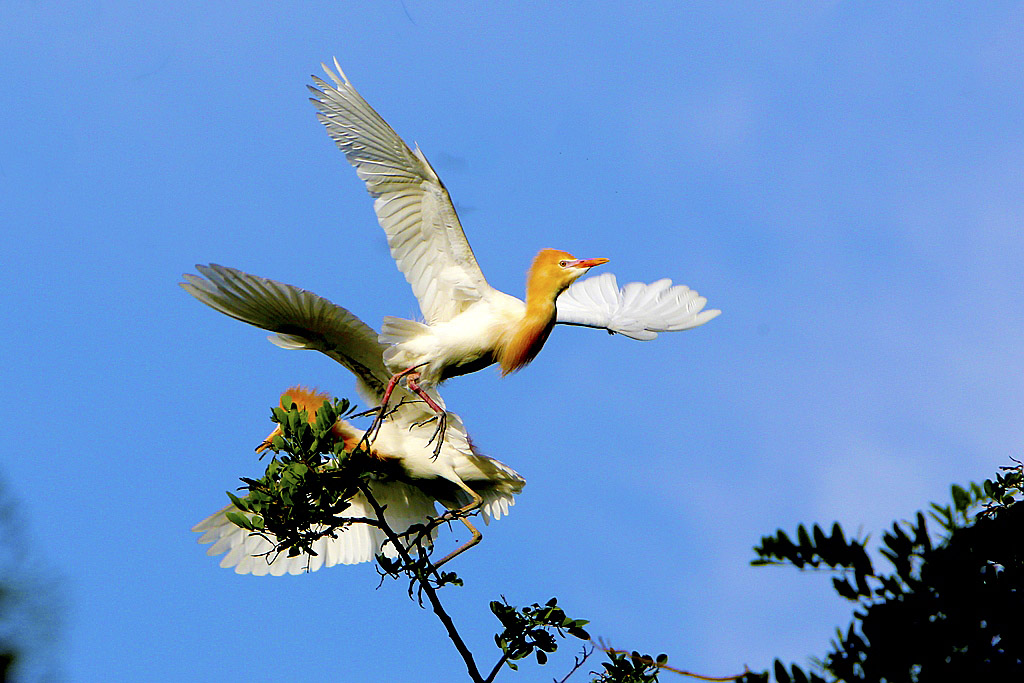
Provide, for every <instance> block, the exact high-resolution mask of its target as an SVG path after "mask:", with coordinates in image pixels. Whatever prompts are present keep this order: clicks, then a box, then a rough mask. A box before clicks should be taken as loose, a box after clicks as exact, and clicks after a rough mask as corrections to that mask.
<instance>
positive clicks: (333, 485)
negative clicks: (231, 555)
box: [227, 399, 372, 557]
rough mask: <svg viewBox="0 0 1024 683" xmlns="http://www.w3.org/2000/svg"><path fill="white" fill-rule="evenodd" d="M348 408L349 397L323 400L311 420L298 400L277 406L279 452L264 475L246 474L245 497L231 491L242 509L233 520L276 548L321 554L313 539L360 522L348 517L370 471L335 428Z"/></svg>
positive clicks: (275, 448) (274, 443) (292, 552)
mask: <svg viewBox="0 0 1024 683" xmlns="http://www.w3.org/2000/svg"><path fill="white" fill-rule="evenodd" d="M348 410H349V403H348V401H347V400H345V399H333V400H332V401H324V403H323V405H322V406H321V407H320V408H318V409H317V410H316V413H315V418H314V420H313V421H312V422H310V420H309V415H308V413H307V411H306V410H303V409H301V408H299V406H297V405H296V404H295V403H294V402H292V403H290V405H289V407H288V408H287V409H285V408H279V407H274V408H272V413H271V420H272V421H273V422H274V423H276V424H277V425H278V428H279V430H280V433H279V434H277V435H275V436H274V438H273V440H272V442H271V443H270V444H269V446H270V448H271V449H273V451H274V453H275V455H274V457H272V458H271V460H270V462H268V463H267V466H266V470H265V472H264V474H263V476H262V477H260V478H259V479H251V478H247V477H242V481H243V482H244V483H245V486H244V487H242V488H244V489H245V490H247V491H248V494H247V495H245V496H244V497H240V496H236V495H234V494H232V493H230V492H228V497H229V498H231V501H232V503H234V505H235V507H236V508H237V509H238V511H237V512H236V511H234V510H232V511H229V512H228V513H227V517H228V519H230V520H231V521H232V522H234V523H235V524H236V525H238V526H240V527H242V528H243V529H247V530H249V531H252V532H254V533H261V534H263V535H264V536H265V537H266V538H268V540H270V541H272V542H273V543H274V544H275V550H274V552H287V553H288V555H289V556H292V557H294V556H296V555H299V554H300V553H306V554H308V555H310V556H312V555H316V552H315V551H314V550H313V546H314V544H315V543H316V542H317V541H318V540H319V539H321V538H323V537H324V536H332V537H334V536H335V535H336V534H337V532H338V531H339V530H341V529H343V528H344V527H346V526H348V525H349V524H352V523H354V522H356V521H359V522H364V523H371V522H372V520H363V519H359V520H354V519H352V518H349V517H345V516H344V512H345V510H346V509H348V507H349V506H350V503H349V499H351V498H352V496H354V495H355V494H356V492H357V491H358V487H359V482H360V480H362V479H365V478H366V477H367V476H369V474H370V471H371V470H370V468H369V467H368V462H369V458H367V456H366V454H365V453H363V452H362V451H358V450H357V451H352V452H346V451H345V450H344V443H343V442H342V441H340V440H339V439H337V438H336V436H335V435H334V432H333V429H332V428H333V425H334V423H335V422H336V421H337V420H338V419H339V418H340V417H341V416H342V415H344V414H346V412H347V411H348Z"/></svg>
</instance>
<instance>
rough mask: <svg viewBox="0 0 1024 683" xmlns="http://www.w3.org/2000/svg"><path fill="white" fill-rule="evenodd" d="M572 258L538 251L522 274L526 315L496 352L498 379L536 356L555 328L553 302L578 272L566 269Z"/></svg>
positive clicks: (564, 252)
mask: <svg viewBox="0 0 1024 683" xmlns="http://www.w3.org/2000/svg"><path fill="white" fill-rule="evenodd" d="M575 260H576V259H575V258H574V257H573V255H572V254H570V253H568V252H566V251H559V250H558V249H541V250H540V252H538V254H537V256H536V257H534V259H533V263H532V264H531V265H530V270H529V271H528V272H527V275H526V313H525V314H524V315H523V317H522V319H521V320H520V321H519V322H517V323H516V324H515V326H514V327H512V328H511V329H510V330H509V334H508V335H507V337H506V339H507V341H505V342H504V344H502V345H501V348H500V349H499V352H498V362H499V363H500V364H501V374H502V376H504V375H507V374H509V373H510V372H515V371H516V370H519V369H520V368H522V367H525V366H526V365H527V364H528V363H529V362H530V361H532V360H533V359H534V358H536V357H537V354H538V353H540V350H541V348H543V347H544V342H546V341H547V339H548V335H549V334H551V328H553V327H554V326H555V313H556V311H555V299H557V298H558V295H559V294H561V293H562V292H564V291H565V290H566V288H567V287H568V286H569V285H571V284H572V283H573V281H574V280H576V278H578V277H579V276H580V275H581V274H582V273H580V272H575V271H572V270H568V269H567V268H566V264H568V263H572V262H574V261H575Z"/></svg>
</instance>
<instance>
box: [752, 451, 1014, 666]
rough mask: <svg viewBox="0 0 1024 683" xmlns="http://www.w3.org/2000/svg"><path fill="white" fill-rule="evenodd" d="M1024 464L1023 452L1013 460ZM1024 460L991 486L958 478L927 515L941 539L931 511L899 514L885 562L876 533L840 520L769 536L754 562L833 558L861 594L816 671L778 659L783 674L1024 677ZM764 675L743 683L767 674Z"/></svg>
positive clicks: (830, 563) (853, 594)
mask: <svg viewBox="0 0 1024 683" xmlns="http://www.w3.org/2000/svg"><path fill="white" fill-rule="evenodd" d="M1015 462H1016V461H1015ZM1022 485H1024V466H1022V465H1021V463H1019V462H1017V464H1016V465H1014V466H1010V467H1003V468H1001V471H1000V472H999V474H997V476H996V478H995V479H994V480H987V481H985V482H984V484H983V485H982V486H978V485H977V484H971V485H970V486H968V487H967V488H963V487H960V486H957V485H954V486H953V487H952V499H953V501H952V504H951V505H938V504H935V503H933V504H932V505H931V510H930V512H929V514H930V516H931V517H932V520H933V521H934V522H936V523H937V524H938V526H939V528H940V529H941V530H942V533H941V535H940V537H939V538H937V539H933V538H932V536H931V534H930V533H929V530H928V522H927V519H926V516H925V514H924V513H922V512H918V513H917V515H916V518H915V519H914V521H912V522H908V521H902V522H895V523H893V525H892V529H891V530H889V531H886V532H885V533H884V534H883V535H882V547H881V548H880V550H879V553H880V554H881V555H882V556H883V557H884V558H885V560H886V562H887V563H888V564H889V566H890V567H891V570H890V571H888V572H880V571H877V570H876V569H875V566H874V563H873V562H872V560H871V557H870V556H869V555H868V552H867V549H866V543H867V539H864V540H858V539H849V540H847V539H846V537H845V536H844V534H843V530H842V528H841V527H840V526H839V524H834V525H833V526H832V529H831V531H830V532H829V533H827V534H826V533H825V531H824V530H823V529H822V528H821V527H819V526H818V525H817V524H815V525H814V526H813V527H812V529H811V531H810V532H808V531H807V529H806V527H804V526H803V525H800V526H799V527H797V532H796V540H795V541H793V540H792V539H790V538H789V536H788V535H787V534H786V533H785V532H784V531H781V530H780V531H778V532H776V533H775V534H774V535H772V536H766V537H764V538H763V539H761V544H760V545H759V546H758V547H756V548H755V549H754V550H755V552H756V553H757V556H758V557H757V559H755V560H754V561H753V564H754V565H772V564H789V565H792V566H795V567H797V568H799V569H803V568H807V567H810V568H822V567H828V568H829V569H831V570H833V571H834V573H835V574H836V575H835V576H834V577H833V578H832V584H833V586H834V587H835V589H836V592H837V593H838V594H839V595H840V596H842V597H843V598H845V599H847V600H850V601H851V602H854V603H856V605H857V608H856V609H855V610H854V613H853V621H852V622H851V623H850V625H849V627H848V628H847V629H846V631H845V632H844V631H843V630H841V629H840V630H839V631H838V632H837V634H836V639H835V640H834V641H833V642H832V649H831V651H830V652H829V653H828V654H827V655H826V656H825V657H824V659H822V660H820V661H818V662H817V666H818V668H819V670H820V671H821V674H823V675H819V674H818V673H814V672H811V673H807V672H805V671H803V670H802V669H801V668H800V667H798V666H796V665H792V666H791V667H790V668H789V669H788V670H787V668H786V666H785V665H784V664H783V663H782V662H780V661H778V660H776V661H775V666H774V672H773V673H774V680H775V681H778V682H779V683H789V682H790V681H795V682H797V683H804V682H806V681H810V682H823V681H844V682H851V683H852V682H854V681H857V682H860V681H864V682H870V683H876V682H877V683H882V682H885V683H902V682H904V681H907V682H914V683H917V682H920V683H931V682H945V681H989V680H992V681H996V680H1002V681H1022V680H1024V622H1022V615H1024V547H1022V541H1024V534H1022V532H1024V504H1022V503H1021V502H1020V501H1019V500H1018V499H1019V497H1020V494H1021V492H1022ZM769 678H770V675H769V673H768V672H764V673H762V674H758V675H753V674H751V675H748V676H747V677H746V678H745V680H746V681H749V682H753V681H767V680H769Z"/></svg>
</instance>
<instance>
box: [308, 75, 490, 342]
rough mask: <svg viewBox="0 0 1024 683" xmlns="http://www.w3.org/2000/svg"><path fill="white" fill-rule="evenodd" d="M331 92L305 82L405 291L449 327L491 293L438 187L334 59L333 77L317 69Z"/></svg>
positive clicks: (430, 317) (319, 82)
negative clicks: (383, 236)
mask: <svg viewBox="0 0 1024 683" xmlns="http://www.w3.org/2000/svg"><path fill="white" fill-rule="evenodd" d="M321 66H323V68H324V71H326V72H327V74H328V75H329V76H330V77H331V79H332V80H333V81H334V83H335V86H336V87H335V86H331V85H330V84H328V83H327V82H326V81H324V80H323V79H320V78H317V77H316V76H313V82H314V83H315V86H312V85H311V86H309V89H310V92H312V93H313V97H311V98H310V101H311V102H312V103H313V104H314V106H316V108H317V109H318V110H319V112H318V113H317V118H318V119H319V120H320V122H321V123H322V124H324V126H325V127H326V128H327V132H328V133H329V134H330V136H331V138H332V139H333V140H334V142H335V143H337V145H338V147H339V148H340V149H341V151H342V152H344V153H345V157H346V158H347V159H348V161H349V163H350V164H352V165H353V166H355V168H356V173H358V174H359V177H360V178H361V179H362V180H363V182H365V183H366V189H367V190H368V191H369V193H370V194H371V195H372V196H373V197H375V198H376V199H375V201H374V203H373V209H374V211H376V213H377V219H378V220H379V221H380V225H381V227H382V228H384V232H385V233H387V236H388V245H389V246H390V247H391V256H392V257H393V258H394V259H395V263H397V264H398V269H399V270H400V271H402V273H404V274H405V279H406V280H408V282H409V284H410V285H412V291H413V294H415V295H416V298H417V299H418V300H419V302H420V310H421V311H422V312H423V317H424V318H425V319H426V321H427V323H430V324H433V323H436V322H443V321H446V320H451V319H452V318H453V317H455V316H456V315H457V314H458V313H461V312H462V311H463V310H465V308H466V307H468V306H469V305H470V304H471V303H473V302H474V301H476V300H478V299H480V298H481V297H484V296H486V295H487V294H488V293H489V292H490V291H491V287H490V285H488V284H487V281H486V280H485V279H484V275H483V273H482V272H480V266H479V265H477V262H476V257H475V256H473V250H472V249H471V248H470V246H469V242H468V241H466V235H465V233H463V231H462V225H461V224H460V223H459V217H458V215H457V214H456V213H455V207H454V206H452V201H451V198H450V197H449V196H448V190H446V189H445V187H444V183H442V182H441V179H440V178H438V177H437V173H435V172H434V169H433V168H432V167H431V166H430V163H429V162H428V161H427V158H426V157H425V156H423V153H422V152H420V150H419V148H418V147H417V148H416V150H415V151H413V150H410V149H409V147H408V146H407V145H406V144H405V143H404V142H402V139H401V138H400V137H398V134H397V133H395V131H394V130H392V129H391V126H389V125H388V124H387V123H386V122H385V121H384V119H382V118H381V117H380V115H379V114H378V113H377V112H375V111H374V110H373V108H372V107H370V105H369V104H367V103H366V100H364V99H363V98H362V97H361V96H360V95H359V93H358V92H356V90H355V88H353V87H352V84H351V83H350V82H349V80H348V78H347V77H346V76H345V74H344V73H343V72H342V70H341V67H340V66H338V61H337V60H334V66H335V68H337V70H338V74H340V77H339V76H337V75H335V74H334V72H332V71H331V70H330V69H329V68H328V67H327V66H326V65H321Z"/></svg>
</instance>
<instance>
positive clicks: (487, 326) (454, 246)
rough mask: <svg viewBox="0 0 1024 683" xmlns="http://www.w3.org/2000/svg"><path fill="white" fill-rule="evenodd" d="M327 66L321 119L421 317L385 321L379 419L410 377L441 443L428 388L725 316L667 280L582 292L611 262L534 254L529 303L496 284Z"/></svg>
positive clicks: (604, 284) (414, 159)
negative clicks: (587, 344) (607, 336)
mask: <svg viewBox="0 0 1024 683" xmlns="http://www.w3.org/2000/svg"><path fill="white" fill-rule="evenodd" d="M321 66H323V68H324V71H325V72H326V73H327V75H328V76H330V78H331V80H332V81H334V85H331V84H329V83H327V82H326V81H324V80H323V79H321V78H318V77H317V76H313V77H312V78H313V82H314V85H311V86H309V89H310V92H311V93H312V94H313V97H312V98H310V99H311V101H312V102H313V104H314V105H315V106H316V108H317V110H318V112H317V118H318V119H319V120H320V122H321V123H322V124H323V125H324V126H325V127H326V129H327V132H328V134H329V135H330V136H331V138H332V139H333V140H334V142H335V143H336V144H337V145H338V147H339V148H340V149H341V151H342V152H344V154H345V157H346V158H347V159H348V161H349V163H351V164H352V165H353V166H354V167H355V169H356V173H357V174H358V176H359V178H360V179H362V180H363V182H364V183H365V184H366V189H367V190H368V191H369V193H370V195H372V196H373V197H374V205H373V206H374V211H375V212H376V214H377V219H378V221H379V222H380V225H381V227H382V228H384V232H385V233H386V234H387V240H388V245H389V247H390V249H391V256H392V257H393V258H394V259H395V263H396V264H397V265H398V269H399V270H400V271H401V272H402V273H403V274H404V275H405V279H406V280H407V281H408V282H409V284H410V285H411V286H412V290H413V294H415V296H416V298H417V299H418V300H419V304H420V311H421V312H422V314H423V319H424V320H423V322H418V321H413V320H404V319H401V318H392V317H386V318H384V321H383V326H382V329H381V334H380V341H381V342H382V343H383V344H384V345H385V349H384V362H385V365H386V366H387V369H388V371H389V372H390V373H391V378H390V380H389V382H388V385H387V386H386V387H385V390H384V394H383V397H382V405H381V408H380V411H379V413H378V421H379V419H380V416H382V415H383V414H384V411H385V408H386V405H387V403H388V401H389V400H390V398H391V392H392V391H393V390H394V387H395V386H396V383H397V382H398V381H399V380H400V379H401V378H403V377H404V378H406V384H407V386H408V387H409V389H410V390H411V391H413V392H414V393H416V394H417V395H418V396H420V397H421V398H422V399H423V400H424V401H425V402H426V403H427V405H429V406H430V407H431V408H432V409H433V410H434V411H435V412H436V413H437V414H438V417H439V418H440V420H439V425H438V431H437V433H438V434H443V431H444V423H445V420H444V417H445V415H444V410H443V409H442V408H441V406H440V405H438V404H437V403H436V402H435V401H433V400H432V398H431V396H430V394H429V392H428V391H425V390H424V388H430V387H433V386H436V385H437V384H439V383H440V382H442V381H444V380H446V379H448V378H450V377H455V376H458V375H463V374H466V373H470V372H474V371H476V370H480V369H482V368H485V367H487V366H489V365H492V364H494V363H497V364H499V365H500V366H501V372H502V375H503V376H504V375H507V374H509V373H511V372H515V371H516V370H519V369H520V368H522V367H523V366H525V365H527V364H528V363H529V362H530V361H532V360H533V359H534V358H535V357H536V356H537V354H538V353H539V352H540V350H541V348H542V347H543V346H544V343H545V341H547V338H548V335H549V334H550V333H551V330H552V328H553V327H554V325H555V324H558V323H563V324H568V325H582V326H586V327H596V328H603V329H606V330H607V331H608V332H610V333H619V334H623V335H626V336H629V337H632V338H634V339H640V340H648V339H653V338H655V337H657V336H658V333H659V332H669V331H676V330H686V329H690V328H693V327H697V326H698V325H703V324H704V323H706V322H707V321H709V320H711V319H712V318H714V317H715V316H717V315H718V314H719V313H720V312H721V311H718V310H702V309H703V308H704V305H705V303H707V300H706V299H705V298H704V297H702V296H699V295H698V294H697V292H695V291H693V290H691V289H690V288H688V287H686V286H684V285H675V286H673V285H672V282H671V280H667V279H663V280H658V281H657V282H654V283H651V284H643V283H639V282H634V283H630V284H628V285H626V286H625V287H624V288H622V289H619V287H618V285H617V283H616V281H615V276H614V275H611V274H604V275H601V276H598V277H594V278H590V279H587V280H583V281H581V282H579V283H576V284H575V285H574V284H573V283H574V282H576V280H577V279H578V278H579V277H580V276H582V275H584V274H585V273H586V272H587V271H588V270H590V269H591V268H593V267H595V266H599V265H602V264H604V263H606V262H607V261H608V259H606V258H588V259H578V258H575V257H574V256H572V255H571V254H569V253H568V252H565V251H560V250H557V249H541V250H540V252H538V253H537V255H536V257H535V258H534V260H533V263H532V265H531V266H530V268H529V271H528V273H527V281H526V299H525V301H523V300H520V299H518V298H516V297H514V296H511V295H509V294H505V293H504V292H501V291H498V290H497V289H495V288H493V287H491V286H490V285H489V284H488V283H487V280H486V279H485V278H484V275H483V272H482V271H481V270H480V266H479V265H478V264H477V261H476V257H475V256H474V255H473V250H472V249H471V248H470V246H469V242H468V241H467V239H466V235H465V233H464V232H463V230H462V225H461V223H460V222H459V217H458V215H457V214H456V212H455V207H454V206H453V204H452V201H451V198H450V197H449V195H448V190H447V189H445V186H444V183H442V182H441V179H440V178H439V177H438V175H437V173H436V172H435V171H434V169H433V167H432V166H431V165H430V163H429V162H428V161H427V158H426V157H425V156H424V155H423V153H422V152H421V151H420V149H419V147H418V146H417V147H416V148H415V149H414V150H413V149H409V147H408V146H407V145H406V144H405V143H404V142H403V141H402V139H401V138H400V137H399V136H398V134H397V133H395V131H394V130H392V128H391V127H390V126H389V125H388V124H387V123H386V122H385V121H384V119H383V118H381V117H380V115H379V114H378V113H377V112H376V111H374V110H373V108H372V107H371V106H370V105H369V104H368V103H367V102H366V100H364V99H363V98H362V96H360V94H359V93H358V92H356V90H355V88H354V87H352V84H351V82H349V80H348V78H347V77H346V76H345V74H344V73H343V72H342V70H341V67H340V66H339V65H338V61H337V60H335V61H334V66H335V69H337V74H335V73H334V72H333V71H332V70H331V69H330V68H329V67H327V66H326V65H321ZM370 431H371V432H372V431H373V427H372V426H371V428H370Z"/></svg>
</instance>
